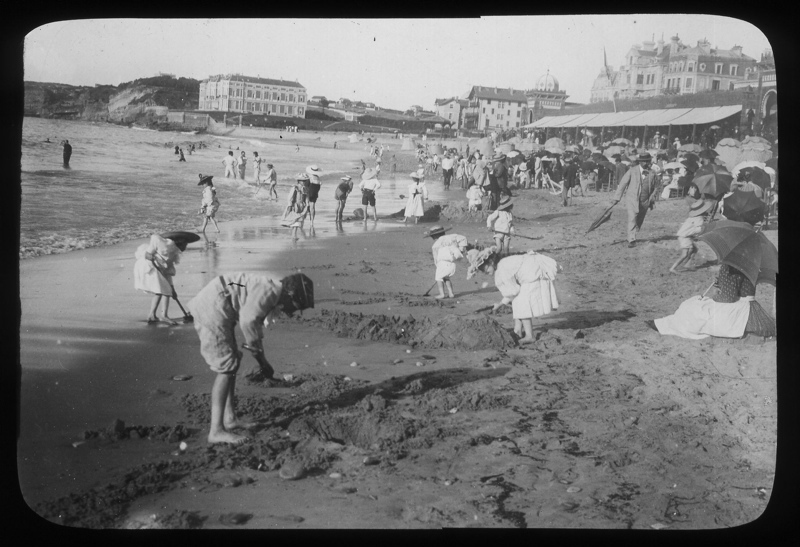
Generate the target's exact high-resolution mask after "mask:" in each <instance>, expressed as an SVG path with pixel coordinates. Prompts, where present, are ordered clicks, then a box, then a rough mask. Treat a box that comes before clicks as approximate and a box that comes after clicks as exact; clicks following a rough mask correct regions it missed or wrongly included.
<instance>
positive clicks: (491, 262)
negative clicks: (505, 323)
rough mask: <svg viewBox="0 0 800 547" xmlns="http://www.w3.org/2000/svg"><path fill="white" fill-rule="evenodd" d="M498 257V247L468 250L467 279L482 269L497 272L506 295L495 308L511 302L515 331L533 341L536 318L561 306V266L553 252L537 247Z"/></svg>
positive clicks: (497, 281) (498, 283)
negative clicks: (558, 288) (558, 278)
mask: <svg viewBox="0 0 800 547" xmlns="http://www.w3.org/2000/svg"><path fill="white" fill-rule="evenodd" d="M498 257H499V255H498V253H497V248H496V247H488V248H486V249H484V250H483V251H478V250H471V251H468V252H467V260H468V261H469V263H470V266H469V269H468V270H467V279H469V278H471V277H472V276H473V275H474V274H475V272H478V271H480V272H483V273H485V274H492V273H494V284H495V286H496V287H497V289H498V290H499V291H500V294H502V295H503V299H502V300H501V301H500V302H498V303H497V304H495V305H494V306H492V311H495V310H497V309H499V308H500V307H501V306H504V305H508V304H511V310H512V312H513V315H514V333H515V334H516V335H517V336H520V340H519V343H520V344H527V343H529V342H533V341H534V338H533V318H534V317H540V316H542V315H547V314H548V313H551V312H552V311H553V310H554V309H557V308H558V296H557V295H556V288H555V279H556V274H557V273H558V272H559V271H560V270H561V267H560V266H559V265H558V264H557V263H556V261H555V260H553V259H552V258H550V257H549V256H545V255H543V254H539V253H537V252H535V251H528V252H527V253H526V254H523V255H512V256H507V257H505V258H503V259H501V260H498ZM523 330H524V333H525V335H524V336H522V333H523Z"/></svg>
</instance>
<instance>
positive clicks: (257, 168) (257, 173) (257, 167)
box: [253, 152, 262, 186]
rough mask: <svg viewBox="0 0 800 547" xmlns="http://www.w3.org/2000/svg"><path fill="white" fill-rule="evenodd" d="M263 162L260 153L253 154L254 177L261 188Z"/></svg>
mask: <svg viewBox="0 0 800 547" xmlns="http://www.w3.org/2000/svg"><path fill="white" fill-rule="evenodd" d="M261 161H262V160H261V158H259V157H258V152H253V177H254V178H255V179H256V186H261Z"/></svg>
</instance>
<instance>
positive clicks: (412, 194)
mask: <svg viewBox="0 0 800 547" xmlns="http://www.w3.org/2000/svg"><path fill="white" fill-rule="evenodd" d="M410 176H411V181H412V182H411V184H409V185H408V200H406V210H405V213H404V214H403V216H404V218H403V224H406V223H407V222H408V219H409V218H411V217H414V224H417V223H418V222H419V217H421V216H423V215H425V200H426V199H428V188H427V187H426V186H425V175H423V174H422V172H420V171H414V172H413V173H411V175H410Z"/></svg>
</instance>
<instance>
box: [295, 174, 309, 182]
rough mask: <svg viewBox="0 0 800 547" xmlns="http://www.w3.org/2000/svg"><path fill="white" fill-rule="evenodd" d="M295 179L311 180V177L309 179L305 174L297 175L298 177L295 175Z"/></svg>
mask: <svg viewBox="0 0 800 547" xmlns="http://www.w3.org/2000/svg"><path fill="white" fill-rule="evenodd" d="M294 178H295V180H311V177H309V176H308V175H306V174H305V173H297V175H295V177H294Z"/></svg>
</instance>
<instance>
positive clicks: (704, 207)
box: [689, 198, 714, 217]
mask: <svg viewBox="0 0 800 547" xmlns="http://www.w3.org/2000/svg"><path fill="white" fill-rule="evenodd" d="M713 206H714V201H713V200H705V199H703V198H700V199H698V200H696V201H695V202H694V203H692V204H691V205H690V206H689V216H690V217H697V216H700V215H702V214H703V213H705V212H706V211H708V210H710V209H711V208H712V207H713Z"/></svg>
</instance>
